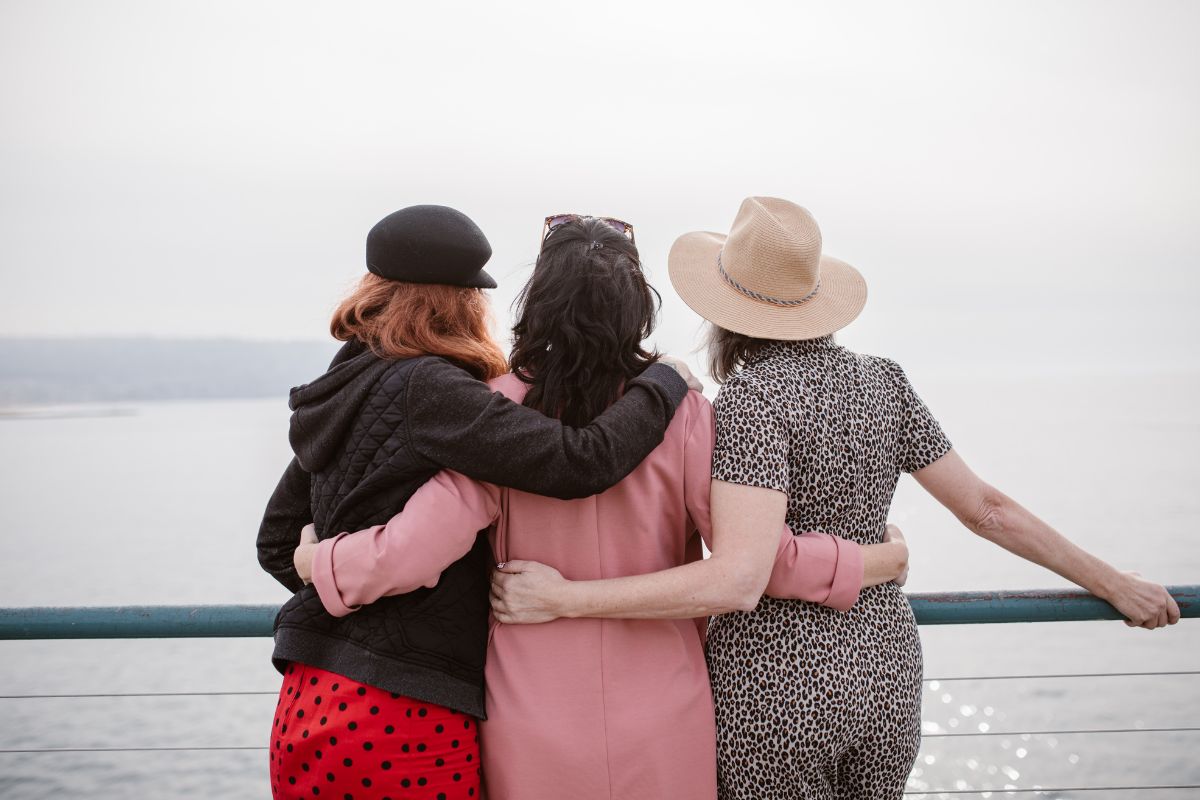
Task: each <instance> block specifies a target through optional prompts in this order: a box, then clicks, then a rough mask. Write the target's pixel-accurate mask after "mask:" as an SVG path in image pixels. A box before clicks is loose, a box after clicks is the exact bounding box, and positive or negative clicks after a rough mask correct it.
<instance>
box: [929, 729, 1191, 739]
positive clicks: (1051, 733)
mask: <svg viewBox="0 0 1200 800" xmlns="http://www.w3.org/2000/svg"><path fill="white" fill-rule="evenodd" d="M1195 731H1200V728H1089V729H1084V730H1063V731H965V732H963V733H922V734H921V738H922V739H966V738H968V737H973V736H1074V735H1076V734H1081V733H1192V732H1195Z"/></svg>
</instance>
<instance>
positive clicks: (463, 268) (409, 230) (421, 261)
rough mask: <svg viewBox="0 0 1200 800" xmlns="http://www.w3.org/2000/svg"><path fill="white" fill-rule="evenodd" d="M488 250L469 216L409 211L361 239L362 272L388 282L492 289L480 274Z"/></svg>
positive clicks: (432, 209)
mask: <svg viewBox="0 0 1200 800" xmlns="http://www.w3.org/2000/svg"><path fill="white" fill-rule="evenodd" d="M491 257H492V246H491V245H490V244H488V240H487V237H486V236H484V235H483V231H481V230H480V229H479V226H478V225H476V224H475V223H474V222H473V221H472V220H471V218H470V217H468V216H467V215H466V214H464V213H462V212H461V211H455V210H454V209H453V208H449V207H447V206H409V207H408V208H402V209H400V210H399V211H395V212H393V213H391V214H388V215H387V216H386V217H384V218H383V219H381V220H379V222H377V223H375V227H374V228H371V232H370V233H368V234H367V269H368V270H370V271H371V272H373V273H375V274H376V275H379V276H381V277H384V278H388V279H389V280H393V281H407V282H409V283H443V284H447V285H449V286H467V287H471V288H475V289H495V288H496V281H494V280H492V276H491V275H488V274H487V273H486V272H484V271H483V265H484V264H486V263H487V262H488V259H489V258H491Z"/></svg>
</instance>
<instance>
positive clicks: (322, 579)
mask: <svg viewBox="0 0 1200 800" xmlns="http://www.w3.org/2000/svg"><path fill="white" fill-rule="evenodd" d="M346 535H347V534H346V533H345V532H342V533H339V534H338V535H337V536H334V537H333V538H330V539H326V540H324V541H323V542H321V543H320V544H318V545H317V549H316V551H314V553H313V563H312V579H313V586H315V587H317V595H318V596H319V597H320V598H321V605H323V606H325V610H326V611H328V612H329V613H330V614H331V615H333V616H335V617H344V616H346V615H347V614H352V613H353V612H355V611H357V610H358V609H360V608H362V606H348V605H346V604H345V603H344V602H342V593H341V592H340V591H338V587H337V581H336V580H334V577H333V548H334V547H336V546H337V542H338V540H339V539H341V538H342V537H343V536H346Z"/></svg>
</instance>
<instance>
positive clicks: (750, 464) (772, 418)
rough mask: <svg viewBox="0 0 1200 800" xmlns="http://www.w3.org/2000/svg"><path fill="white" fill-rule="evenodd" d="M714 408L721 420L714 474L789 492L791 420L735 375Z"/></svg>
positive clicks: (714, 457) (762, 394)
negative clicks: (789, 433) (788, 425)
mask: <svg viewBox="0 0 1200 800" xmlns="http://www.w3.org/2000/svg"><path fill="white" fill-rule="evenodd" d="M713 411H714V412H715V413H716V420H717V439H716V444H715V445H714V447H713V457H712V476H713V478H714V479H715V480H719V481H726V482H728V483H739V484H743V485H745V486H761V487H765V488H767V489H777V490H779V491H781V492H786V491H787V490H788V471H789V470H788V447H789V445H788V436H787V424H786V421H785V420H784V419H782V418H781V417H780V415H779V413H778V411H777V410H776V409H775V407H774V406H773V404H772V403H770V402H769V400H768V398H767V396H766V395H765V394H764V393H763V391H762V390H761V389H760V388H759V387H757V386H755V385H753V384H752V383H750V382H749V381H747V380H746V379H745V378H744V377H742V376H734V377H733V378H731V379H730V380H729V381H728V382H727V383H726V384H725V385H724V386H722V387H721V391H720V392H719V393H718V394H717V399H716V402H714V403H713Z"/></svg>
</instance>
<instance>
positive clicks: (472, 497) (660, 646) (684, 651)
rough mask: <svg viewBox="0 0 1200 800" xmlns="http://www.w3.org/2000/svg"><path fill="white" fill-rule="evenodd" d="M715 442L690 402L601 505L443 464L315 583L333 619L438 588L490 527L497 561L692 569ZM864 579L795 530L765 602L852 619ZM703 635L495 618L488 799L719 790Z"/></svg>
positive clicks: (582, 573) (664, 626)
mask: <svg viewBox="0 0 1200 800" xmlns="http://www.w3.org/2000/svg"><path fill="white" fill-rule="evenodd" d="M491 385H492V386H493V388H495V389H497V390H498V391H501V392H503V393H504V394H505V395H507V396H508V397H510V398H512V399H513V400H515V401H517V402H520V401H521V400H522V399H523V398H524V395H525V391H526V389H527V387H526V385H525V384H523V383H521V381H519V380H518V379H517V378H516V377H515V376H512V375H505V376H503V377H501V378H498V379H496V380H495V381H493V382H492V384H491ZM714 438H715V429H714V419H713V412H712V407H711V406H710V405H709V403H708V401H707V400H705V399H704V397H703V396H702V395H700V394H698V393H696V392H692V393H690V394H689V395H688V397H687V398H686V399H685V400H684V402H683V403H682V404H681V405H680V407H679V409H678V411H677V412H676V414H675V417H674V419H673V420H672V422H671V425H670V426H669V427H668V429H667V432H666V436H665V438H664V440H663V442H662V444H660V445H659V446H658V447H657V448H656V449H655V450H654V452H652V453H651V454H650V455H649V456H647V457H646V459H645V460H644V461H643V462H642V464H641V465H640V466H639V467H638V468H637V469H636V470H634V471H633V473H631V474H630V475H629V476H628V477H626V478H625V479H624V480H623V481H621V482H620V483H619V484H617V485H616V486H614V487H612V488H611V489H609V490H608V491H606V492H603V493H601V494H599V495H595V496H593V497H589V498H585V499H582V500H555V499H551V498H547V497H541V496H539V495H533V494H526V493H524V492H518V491H514V490H511V489H503V488H500V487H497V486H493V485H490V484H481V483H477V482H475V481H472V480H469V479H467V478H465V477H463V476H462V475H460V474H458V473H455V472H449V471H443V472H441V473H439V474H438V475H436V476H435V477H434V478H433V479H431V480H430V481H429V482H428V483H426V484H425V485H424V486H423V487H421V489H420V490H418V491H417V493H416V494H415V495H413V497H412V499H411V500H409V502H408V504H407V506H406V507H405V509H404V511H403V512H402V513H401V514H398V515H396V516H395V517H393V518H392V519H391V520H390V521H389V522H388V523H387V524H386V525H377V526H375V527H373V528H368V529H366V530H364V531H359V532H358V533H355V534H350V535H348V534H345V533H343V534H340V535H338V536H337V537H334V538H331V539H327V540H325V541H324V542H322V543H321V544H320V545H319V546H318V547H317V549H316V555H315V557H314V561H313V583H314V584H315V585H316V588H317V591H318V593H319V594H320V596H321V599H322V602H323V603H324V605H325V607H326V609H327V610H328V611H329V612H330V613H331V614H334V615H335V616H341V615H345V614H349V613H351V612H352V611H353V610H354V607H355V606H357V605H360V604H363V603H370V602H372V601H374V600H375V599H377V598H379V597H382V596H384V595H392V594H402V593H405V592H409V591H412V590H413V589H416V588H418V587H421V586H433V585H436V583H437V580H438V575H439V574H440V573H441V571H442V570H443V569H445V568H446V567H447V566H449V565H450V564H451V563H453V562H454V561H456V560H457V559H459V558H461V557H462V556H463V555H465V554H466V553H467V551H468V550H469V549H470V547H471V545H472V544H473V543H474V541H475V536H476V533H477V532H478V531H480V530H482V529H484V528H488V527H489V526H490V527H491V537H492V547H493V552H494V553H495V555H496V558H497V560H500V561H508V560H513V559H527V560H532V561H540V562H542V563H545V564H549V565H550V566H553V567H555V568H556V569H558V570H559V571H560V572H561V573H562V574H563V575H564V576H565V577H566V578H568V579H571V580H589V579H598V578H613V577H622V576H627V575H636V574H642V573H647V572H654V571H657V570H662V569H668V568H670V567H674V566H678V565H680V564H683V563H686V562H688V561H691V560H694V559H695V558H697V557H698V556H699V554H700V548H699V542H700V540H703V541H704V542H705V543H706V544H709V545H710V546H711V541H712V539H711V535H712V531H711V525H710V522H709V500H708V498H709V483H710V466H711V461H712V450H713V441H714ZM697 534H698V536H697ZM862 574H863V563H862V551H861V550H860V548H859V547H858V545H856V544H854V543H852V542H848V541H846V540H843V539H839V538H837V537H833V536H828V535H826V534H823V533H805V534H801V535H799V536H793V535H792V534H791V531H789V530H787V529H786V528H785V529H784V530H783V531H781V534H780V540H779V552H778V555H777V558H776V562H775V568H774V572H773V573H772V575H771V579H770V583H769V584H768V586H767V592H768V594H771V595H773V596H776V597H788V598H797V599H802V600H808V601H812V602H817V603H822V604H825V605H828V606H832V607H834V608H837V609H841V610H845V609H848V608H849V607H850V606H851V605H853V604H854V602H855V600H856V599H857V598H858V592H859V589H860V586H861V583H862ZM701 624H702V622H701ZM701 630H702V629H701V626H699V625H697V621H693V620H624V619H559V620H555V621H553V622H549V623H545V624H542V625H500V624H498V623H496V622H495V621H493V622H492V625H491V631H490V636H489V641H488V655H487V668H486V681H487V695H486V698H487V712H488V719H487V721H486V722H484V723H482V725H481V734H482V745H483V769H484V780H485V782H486V785H487V787H488V797H489V798H491V800H504V799H505V798H521V799H522V800H541V799H542V798H560V797H563V796H566V794H569V795H570V796H571V797H579V798H612V797H620V798H627V799H628V800H636V799H637V798H662V797H688V798H704V797H709V798H711V797H715V796H716V745H715V737H716V731H715V723H714V719H713V707H712V696H711V691H710V688H709V683H708V671H707V668H706V666H705V661H704V650H703V645H702V639H701V637H702V632H701ZM564 787H570V790H569V792H566V793H564Z"/></svg>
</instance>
